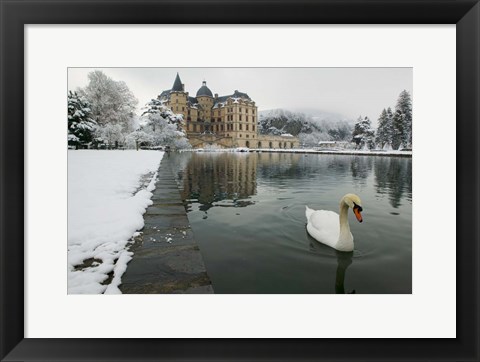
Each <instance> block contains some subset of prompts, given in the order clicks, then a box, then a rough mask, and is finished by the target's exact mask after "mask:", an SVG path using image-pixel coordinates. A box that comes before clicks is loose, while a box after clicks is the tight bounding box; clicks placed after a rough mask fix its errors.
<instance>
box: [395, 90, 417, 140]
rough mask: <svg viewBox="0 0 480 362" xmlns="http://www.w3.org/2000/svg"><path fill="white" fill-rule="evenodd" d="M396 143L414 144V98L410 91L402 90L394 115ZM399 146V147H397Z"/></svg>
mask: <svg viewBox="0 0 480 362" xmlns="http://www.w3.org/2000/svg"><path fill="white" fill-rule="evenodd" d="M393 124H394V133H395V135H396V140H395V143H397V142H399V146H400V144H402V145H403V146H404V147H411V146H412V99H411V97H410V93H408V92H407V91H406V90H404V91H402V92H401V93H400V95H399V96H398V100H397V105H396V106H395V115H394V122H393ZM397 148H398V147H397Z"/></svg>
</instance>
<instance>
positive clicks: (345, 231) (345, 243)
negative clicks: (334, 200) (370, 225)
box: [337, 200, 353, 251]
mask: <svg viewBox="0 0 480 362" xmlns="http://www.w3.org/2000/svg"><path fill="white" fill-rule="evenodd" d="M337 249H338V250H344V251H351V250H353V236H352V233H351V232H350V225H349V224H348V205H347V204H346V203H345V202H344V201H343V200H342V202H341V203H340V234H339V236H338V243H337Z"/></svg>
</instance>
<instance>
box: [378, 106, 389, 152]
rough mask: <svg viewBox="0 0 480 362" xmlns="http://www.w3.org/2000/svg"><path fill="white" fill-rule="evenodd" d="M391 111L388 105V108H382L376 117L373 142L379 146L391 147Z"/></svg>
mask: <svg viewBox="0 0 480 362" xmlns="http://www.w3.org/2000/svg"><path fill="white" fill-rule="evenodd" d="M392 122H393V113H392V109H391V108H390V107H388V110H386V109H385V108H384V109H383V111H382V113H381V114H380V117H379V118H378V127H377V136H376V138H375V142H376V143H377V145H378V146H379V147H381V148H383V147H391V145H392V136H393V124H392Z"/></svg>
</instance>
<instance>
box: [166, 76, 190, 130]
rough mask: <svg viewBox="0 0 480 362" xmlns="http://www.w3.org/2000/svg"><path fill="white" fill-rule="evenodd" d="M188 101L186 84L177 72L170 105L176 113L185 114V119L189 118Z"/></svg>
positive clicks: (171, 91)
mask: <svg viewBox="0 0 480 362" xmlns="http://www.w3.org/2000/svg"><path fill="white" fill-rule="evenodd" d="M187 101H188V93H187V92H185V86H184V84H183V83H182V81H181V79H180V76H179V75H178V73H177V76H176V77H175V81H174V82H173V86H172V89H171V90H170V99H169V102H168V105H169V106H170V108H171V110H172V111H173V112H174V113H177V114H178V113H180V114H183V119H184V121H185V120H186V119H187Z"/></svg>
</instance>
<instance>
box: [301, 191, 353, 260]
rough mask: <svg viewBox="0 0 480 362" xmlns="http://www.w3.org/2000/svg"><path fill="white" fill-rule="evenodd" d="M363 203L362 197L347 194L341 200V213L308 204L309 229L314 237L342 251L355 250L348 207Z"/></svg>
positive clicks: (306, 210)
mask: <svg viewBox="0 0 480 362" xmlns="http://www.w3.org/2000/svg"><path fill="white" fill-rule="evenodd" d="M352 202H354V203H356V204H357V205H358V206H360V205H361V201H360V198H359V197H358V196H357V195H354V194H347V195H345V196H344V197H343V198H342V201H341V202H340V214H341V215H339V214H337V213H336V212H333V211H329V210H313V209H311V208H309V207H308V206H306V209H305V216H306V217H307V231H308V233H309V234H310V236H312V237H313V238H314V239H316V240H317V241H319V242H320V243H322V244H325V245H328V246H330V247H332V248H334V249H337V250H340V251H352V250H353V247H354V245H353V235H352V233H351V232H350V226H349V224H348V209H349V207H350V206H351V205H353V203H352Z"/></svg>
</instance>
